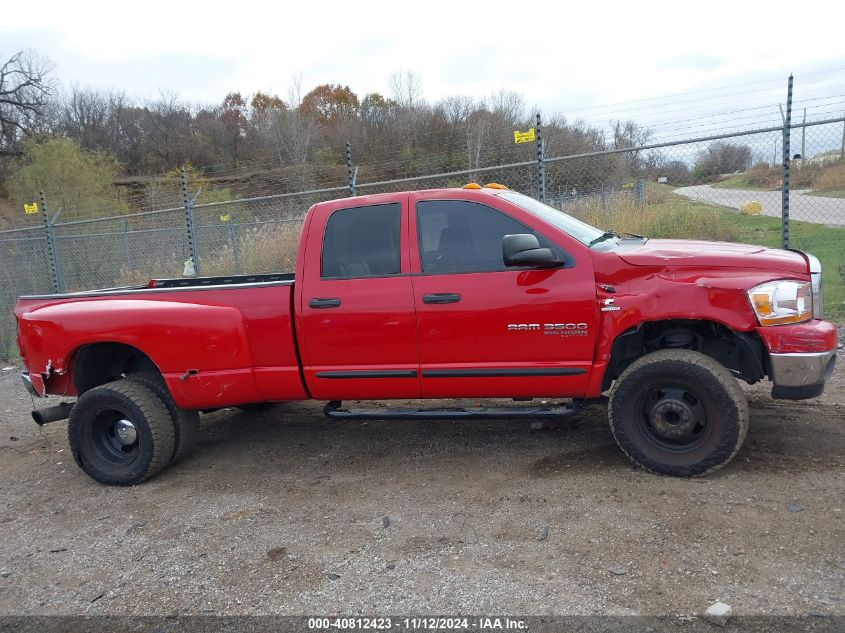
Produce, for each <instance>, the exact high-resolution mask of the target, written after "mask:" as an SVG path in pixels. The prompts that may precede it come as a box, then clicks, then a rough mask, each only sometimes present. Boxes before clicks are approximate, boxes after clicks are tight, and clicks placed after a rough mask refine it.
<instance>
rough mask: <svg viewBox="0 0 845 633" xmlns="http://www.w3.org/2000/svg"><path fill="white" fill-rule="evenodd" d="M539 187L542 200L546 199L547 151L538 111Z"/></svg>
mask: <svg viewBox="0 0 845 633" xmlns="http://www.w3.org/2000/svg"><path fill="white" fill-rule="evenodd" d="M537 181H538V182H537V189H538V190H539V193H540V202H545V201H546V152H545V148H544V147H543V127H542V120H541V119H540V113H539V112H538V113H537Z"/></svg>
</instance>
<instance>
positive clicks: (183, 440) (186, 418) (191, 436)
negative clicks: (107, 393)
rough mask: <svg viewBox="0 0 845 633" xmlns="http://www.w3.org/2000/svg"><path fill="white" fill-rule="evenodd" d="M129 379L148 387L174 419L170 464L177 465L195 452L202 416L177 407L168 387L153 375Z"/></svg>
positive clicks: (137, 375)
mask: <svg viewBox="0 0 845 633" xmlns="http://www.w3.org/2000/svg"><path fill="white" fill-rule="evenodd" d="M127 378H128V379H129V380H131V381H133V382H137V383H138V384H141V385H144V386H146V387H147V388H148V389H150V390H151V391H152V392H153V393H155V394H156V395H157V396H158V397H159V398H161V400H162V402H164V404H165V406H166V407H167V410H168V411H169V412H170V417H172V418H173V431H174V438H173V456H172V457H171V458H170V464H176V463H178V462H180V461H182V460H183V459H184V458H185V457H187V456H188V455H190V454H191V452H193V450H194V447H195V446H196V444H197V440H198V439H199V435H200V414H199V413H197V412H196V411H186V410H185V409H180V408H179V407H177V406H176V403H175V402H174V401H173V396H171V395H170V391H168V389H167V386H166V385H165V384H164V383H162V381H161V380H160V379H159V378H158V377H157V376H153V375H151V374H130V375H129V376H127Z"/></svg>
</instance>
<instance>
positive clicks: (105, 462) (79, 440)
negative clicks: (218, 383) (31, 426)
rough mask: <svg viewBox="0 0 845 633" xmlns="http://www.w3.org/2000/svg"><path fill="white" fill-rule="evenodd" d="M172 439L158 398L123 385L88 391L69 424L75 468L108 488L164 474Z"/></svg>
mask: <svg viewBox="0 0 845 633" xmlns="http://www.w3.org/2000/svg"><path fill="white" fill-rule="evenodd" d="M174 435H175V433H174V424H173V419H172V418H171V416H170V413H169V412H168V410H167V407H166V406H165V404H164V402H163V401H162V400H161V398H159V397H158V396H157V395H156V394H155V392H153V391H152V390H151V389H150V388H148V387H147V386H145V385H143V384H139V383H137V382H134V381H131V380H126V379H124V380H119V381H116V382H111V383H108V384H105V385H101V386H99V387H95V388H94V389H91V390H89V391H86V392H85V393H84V394H82V396H80V398H79V399H78V400H77V402H76V404H75V405H74V407H73V409H72V410H71V412H70V419H69V420H68V441H69V444H70V449H71V453H72V454H73V458H74V460H75V461H76V463H77V465H78V466H79V467H80V468H82V470H83V471H85V473H86V474H88V476H90V477H91V478H92V479H94V480H96V481H98V482H100V483H103V484H109V485H123V486H129V485H133V484H137V483H140V482H141V481H143V480H144V479H147V478H148V477H151V476H153V475H155V474H156V473H158V472H159V471H160V470H162V469H163V468H164V467H165V466H167V464H168V462H169V461H170V458H171V456H172V454H173V443H174Z"/></svg>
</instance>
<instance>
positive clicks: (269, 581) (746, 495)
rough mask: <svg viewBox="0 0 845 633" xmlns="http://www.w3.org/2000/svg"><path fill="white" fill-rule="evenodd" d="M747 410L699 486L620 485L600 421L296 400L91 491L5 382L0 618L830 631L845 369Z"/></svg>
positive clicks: (838, 584)
mask: <svg viewBox="0 0 845 633" xmlns="http://www.w3.org/2000/svg"><path fill="white" fill-rule="evenodd" d="M749 398H750V400H751V418H752V419H751V429H750V431H749V435H748V438H747V440H746V442H745V445H744V447H743V449H742V450H741V451H740V453H739V454H738V455H737V457H736V458H735V459H734V461H733V462H732V463H731V464H729V465H728V466H727V467H725V468H724V469H722V470H720V471H718V472H717V473H714V474H713V475H710V476H709V477H706V478H703V479H695V480H680V479H671V478H666V477H660V476H655V475H650V474H648V473H645V472H642V471H641V470H638V469H636V468H634V467H632V465H631V464H630V462H628V460H627V459H626V458H625V457H624V455H623V454H622V453H621V451H620V450H619V449H618V448H617V447H616V445H615V444H614V441H613V438H612V436H611V434H610V431H609V428H608V425H607V421H606V417H605V415H606V414H605V412H604V411H603V410H602V409H600V408H593V409H589V410H588V411H586V412H585V413H584V414H583V415H581V416H579V418H578V419H577V420H575V421H568V422H565V423H553V424H546V426H545V428H543V429H541V430H531V427H530V422H529V421H527V420H517V421H511V422H508V421H502V422H477V421H476V422H469V421H450V422H357V421H356V422H337V421H329V420H327V419H325V418H324V417H323V416H322V414H321V407H320V404H317V403H298V404H290V405H286V406H279V407H278V408H276V409H274V410H273V411H271V412H269V413H264V414H247V413H242V412H239V411H234V410H224V411H219V412H216V413H213V414H210V415H205V416H203V425H202V426H203V428H202V440H201V443H200V445H199V447H198V449H197V451H196V453H195V455H194V456H192V457H191V458H189V459H188V460H187V461H185V462H183V463H182V464H180V465H178V466H175V467H172V468H170V469H168V470H166V471H165V472H163V473H162V474H160V475H159V476H158V477H156V478H154V479H153V480H151V481H149V482H147V483H145V484H143V485H141V486H137V487H134V488H107V487H104V486H100V485H98V484H96V483H94V482H93V481H91V480H89V479H88V478H87V477H86V476H85V475H84V474H83V473H82V472H81V471H80V470H78V469H77V468H76V466H75V464H74V463H73V459H72V458H71V456H70V455H69V453H68V449H67V443H66V437H65V434H66V423H64V422H60V423H55V424H52V425H49V426H47V427H45V428H44V429H43V430H39V429H38V427H36V426H35V424H34V423H33V422H32V421H31V419H30V418H29V410H30V408H31V402H30V398H29V397H28V396H27V395H26V394H25V392H24V391H23V389H22V388H21V387H20V384H19V379H18V377H17V373H16V372H15V371H11V370H7V371H4V372H2V373H0V471H2V481H3V490H2V493H0V529H2V539H0V614H4V615H8V614H55V615H67V614H84V615H98V614H120V615H129V614H144V615H151V614H241V613H251V614H255V613H261V614H303V613H311V614H326V613H332V612H334V613H347V614H355V613H364V614H371V615H372V614H378V613H382V614H384V613H393V614H397V613H399V614H425V613H440V614H447V613H457V612H463V613H490V612H498V613H502V612H505V613H508V612H510V613H518V614H534V615H540V614H587V613H591V614H598V613H603V614H616V615H625V614H657V613H672V614H693V613H697V614H700V613H702V612H703V611H704V609H706V608H707V606H709V605H710V604H711V603H713V602H715V601H716V600H722V601H723V602H726V603H728V604H730V605H732V607H733V612H734V614H736V615H743V614H746V615H749V614H755V615H759V614H776V615H799V614H813V615H821V614H838V615H845V531H843V508H845V494H843V493H845V476H843V462H844V461H845V458H843V449H845V429H843V423H844V422H845V405H843V403H845V372H844V371H843V370H842V369H841V368H840V369H839V370H838V371H837V373H836V374H835V376H834V380H833V382H832V383H831V384H830V385H829V387H828V390H827V392H826V394H825V395H824V396H823V397H822V398H819V399H816V400H811V401H806V402H798V403H789V402H774V401H771V400H770V399H769V398H768V388H767V386H766V385H759V386H756V387H754V388H750V389H749Z"/></svg>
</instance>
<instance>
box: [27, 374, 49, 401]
mask: <svg viewBox="0 0 845 633" xmlns="http://www.w3.org/2000/svg"><path fill="white" fill-rule="evenodd" d="M21 380H23V386H24V387H26V390H27V391H28V392H29V394H30V395H31V396H33V397H35V398H41V397H43V396H44V380H43V379H42V378H41V376H38V375H36V376H34V377H33V376H32V375H31V374H30V373H29V372H28V371H25V372H23V373H22V374H21ZM39 388H40V392H39Z"/></svg>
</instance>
